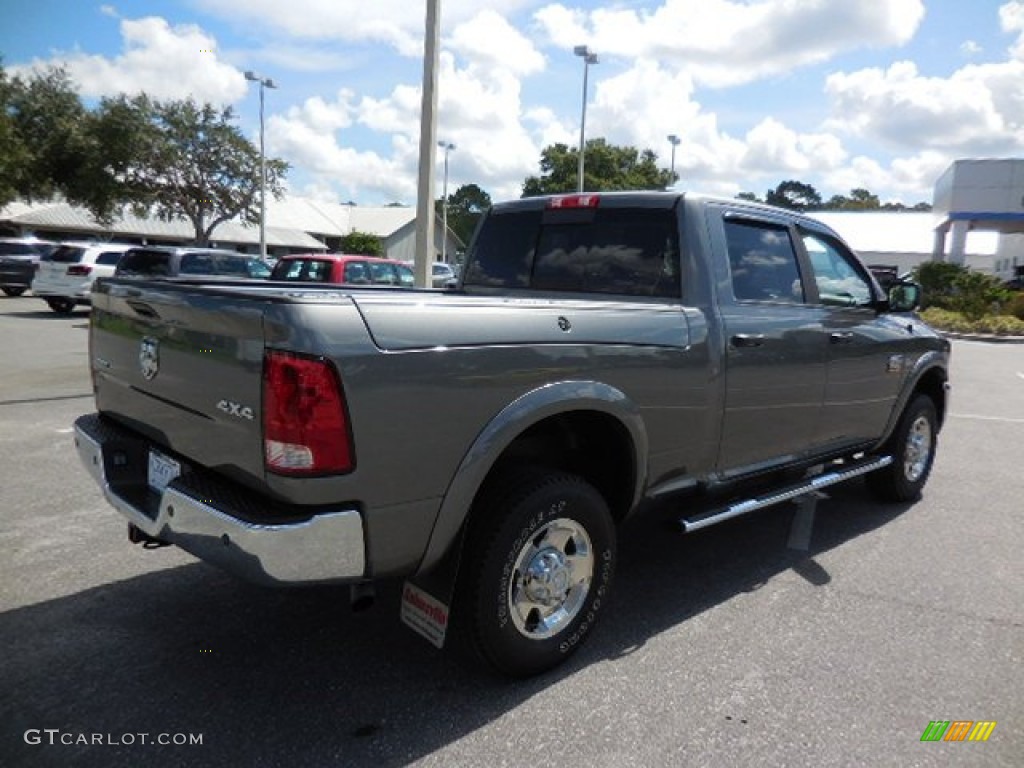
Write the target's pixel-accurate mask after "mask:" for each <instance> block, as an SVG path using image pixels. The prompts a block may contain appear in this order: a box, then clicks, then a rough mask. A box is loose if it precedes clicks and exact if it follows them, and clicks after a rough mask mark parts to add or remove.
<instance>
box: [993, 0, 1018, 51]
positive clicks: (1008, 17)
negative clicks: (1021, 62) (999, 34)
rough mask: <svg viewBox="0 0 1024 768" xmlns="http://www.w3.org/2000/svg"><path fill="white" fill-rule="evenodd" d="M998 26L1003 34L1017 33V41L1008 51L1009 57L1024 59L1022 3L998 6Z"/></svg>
mask: <svg viewBox="0 0 1024 768" xmlns="http://www.w3.org/2000/svg"><path fill="white" fill-rule="evenodd" d="M999 26H1000V27H1001V28H1002V30H1003V31H1004V32H1016V33H1017V41H1016V42H1015V43H1014V45H1013V47H1012V48H1011V49H1010V55H1011V56H1013V57H1014V58H1017V59H1024V2H1020V0H1013V2H1009V3H1006V4H1004V5H1001V6H999Z"/></svg>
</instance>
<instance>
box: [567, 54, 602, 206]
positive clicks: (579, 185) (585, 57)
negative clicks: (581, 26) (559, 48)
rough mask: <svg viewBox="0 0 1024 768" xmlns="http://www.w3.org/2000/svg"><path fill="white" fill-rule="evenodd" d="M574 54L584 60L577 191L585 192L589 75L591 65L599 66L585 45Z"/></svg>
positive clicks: (595, 55)
mask: <svg viewBox="0 0 1024 768" xmlns="http://www.w3.org/2000/svg"><path fill="white" fill-rule="evenodd" d="M572 52H573V53H575V54H576V55H577V56H579V57H581V58H582V59H583V109H582V114H581V115H580V160H579V170H578V172H577V179H576V191H577V192H582V191H583V147H584V142H585V140H586V133H587V73H588V72H589V70H590V65H591V64H597V54H596V53H594V52H593V51H591V50H590V49H589V48H588V47H587V46H585V45H577V46H576V47H575V48H573V49H572Z"/></svg>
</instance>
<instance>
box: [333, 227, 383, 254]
mask: <svg viewBox="0 0 1024 768" xmlns="http://www.w3.org/2000/svg"><path fill="white" fill-rule="evenodd" d="M341 250H342V252H343V253H355V254H359V255H361V256H381V255H383V253H384V247H383V246H382V245H381V243H380V238H379V237H377V236H376V235H371V234H370V233H369V232H358V231H354V232H349V233H348V234H347V235H345V236H344V237H343V238H341Z"/></svg>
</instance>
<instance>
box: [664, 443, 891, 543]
mask: <svg viewBox="0 0 1024 768" xmlns="http://www.w3.org/2000/svg"><path fill="white" fill-rule="evenodd" d="M892 462H893V458H892V456H877V457H873V458H870V459H861V460H860V461H856V462H853V463H851V464H843V465H841V466H838V467H836V468H835V469H834V470H832V471H831V472H824V473H822V474H820V475H814V476H813V477H808V478H807V479H806V480H802V481H800V482H799V483H796V484H795V485H787V486H784V487H782V488H780V489H778V490H775V491H769V492H768V493H765V494H762V495H760V496H755V497H754V498H752V499H746V500H744V501H738V502H736V503H735V504H731V505H729V506H728V507H726V508H725V509H719V510H713V511H711V512H708V513H706V514H703V515H698V516H697V517H684V518H681V519H680V520H679V525H680V527H681V528H682V530H683V533H693V532H694V531H699V530H700V529H701V528H708V527H709V526H712V525H717V524H718V523H724V522H725V521H726V520H731V519H732V518H734V517H739V516H740V515H745V514H747V513H748V512H753V511H755V510H758V509H764V508H765V507H771V506H773V505H775V504H781V503H782V502H784V501H789V500H790V499H795V498H797V497H799V496H803V495H804V494H807V493H812V492H814V491H819V490H821V489H822V488H827V487H828V486H830V485H836V484H837V483H842V482H845V481H846V480H849V479H851V478H854V477H858V476H860V475H866V474H867V473H868V472H874V471H875V470H876V469H882V468H883V467H887V466H889V465H890V464H892Z"/></svg>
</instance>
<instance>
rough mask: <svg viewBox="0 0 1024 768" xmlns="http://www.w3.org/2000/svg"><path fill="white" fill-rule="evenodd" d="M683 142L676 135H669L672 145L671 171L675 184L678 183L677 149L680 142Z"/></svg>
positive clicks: (669, 141)
mask: <svg viewBox="0 0 1024 768" xmlns="http://www.w3.org/2000/svg"><path fill="white" fill-rule="evenodd" d="M681 141H682V139H680V138H679V137H678V136H676V135H675V134H674V133H670V134H669V135H668V143H669V144H671V145H672V170H671V174H672V183H673V184H675V183H676V147H678V146H679V142H681Z"/></svg>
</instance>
